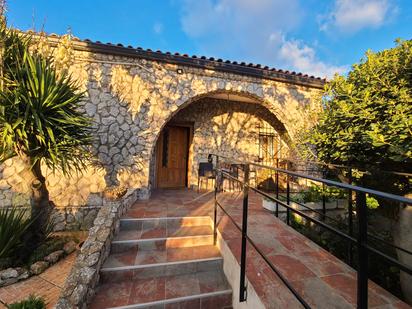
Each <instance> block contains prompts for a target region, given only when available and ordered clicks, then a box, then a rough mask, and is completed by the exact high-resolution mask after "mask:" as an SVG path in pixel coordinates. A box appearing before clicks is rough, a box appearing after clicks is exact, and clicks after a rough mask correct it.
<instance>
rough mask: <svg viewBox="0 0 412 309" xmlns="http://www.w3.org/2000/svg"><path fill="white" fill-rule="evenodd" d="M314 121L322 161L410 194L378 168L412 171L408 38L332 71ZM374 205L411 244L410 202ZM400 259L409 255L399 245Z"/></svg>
mask: <svg viewBox="0 0 412 309" xmlns="http://www.w3.org/2000/svg"><path fill="white" fill-rule="evenodd" d="M322 103H323V106H324V110H323V111H322V112H321V114H320V116H319V123H318V124H317V125H315V126H314V128H312V130H311V131H310V132H309V133H308V137H307V140H306V142H307V143H308V144H309V145H312V147H313V149H314V150H315V154H316V156H317V158H318V159H319V160H321V161H323V162H326V163H335V164H343V165H349V166H355V167H359V168H360V169H361V170H368V171H369V172H371V174H370V175H369V176H363V177H362V179H360V181H361V182H362V183H363V184H365V185H368V186H373V187H375V188H377V189H380V190H382V191H386V192H388V191H389V192H391V193H395V194H400V195H405V196H409V197H410V193H411V183H410V181H411V179H410V178H409V179H408V178H407V177H399V176H397V177H395V176H391V175H390V174H385V175H382V174H381V173H380V172H379V171H381V170H399V171H403V172H412V41H400V40H398V41H397V45H396V47H394V48H392V49H388V50H384V51H381V52H377V53H373V52H371V51H369V52H367V53H366V56H365V57H364V58H363V59H362V60H361V61H360V63H359V64H355V65H353V67H352V70H351V71H350V72H349V74H348V75H347V76H339V75H336V76H335V77H334V78H333V80H331V81H330V82H329V83H328V84H327V86H326V91H325V95H324V96H323V100H322ZM380 204H381V207H380V210H379V211H382V210H385V208H386V213H388V212H387V210H388V209H389V210H391V211H392V214H393V215H394V218H395V219H396V224H395V226H394V229H393V231H392V234H393V237H394V240H395V243H396V244H397V245H398V246H400V247H403V248H405V249H408V250H412V237H411V235H412V206H406V205H399V204H394V203H388V202H387V201H380ZM398 257H399V260H400V261H402V262H403V263H405V264H407V265H412V257H411V256H410V255H408V254H405V253H403V252H401V251H398ZM411 283H412V281H411V276H409V275H408V274H406V273H404V272H401V285H402V289H403V290H404V295H405V297H406V298H407V300H408V301H409V302H410V303H412V284H411Z"/></svg>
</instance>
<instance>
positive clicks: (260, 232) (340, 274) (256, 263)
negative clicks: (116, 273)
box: [127, 190, 411, 309]
mask: <svg viewBox="0 0 412 309" xmlns="http://www.w3.org/2000/svg"><path fill="white" fill-rule="evenodd" d="M213 197H214V194H213V192H209V193H207V192H202V193H197V192H195V191H190V190H159V191H155V192H154V193H153V194H152V197H151V198H150V199H149V200H147V201H137V202H136V204H135V205H134V206H133V207H132V209H130V210H129V212H128V214H127V217H129V218H159V217H164V216H167V217H182V216H189V217H194V216H205V215H210V216H212V213H213V204H214V199H213ZM219 201H220V202H221V204H223V205H224V207H225V209H226V210H227V211H228V212H229V214H230V215H231V216H232V217H233V218H234V219H235V220H236V222H238V223H239V224H241V222H242V215H241V213H242V194H241V193H220V194H219ZM222 214H223V213H222V212H221V211H220V212H219V226H218V228H219V231H220V233H221V235H222V237H223V239H224V240H225V242H226V243H227V245H228V246H229V248H230V249H231V251H232V253H233V254H234V256H235V257H236V259H237V260H238V261H240V248H241V234H240V232H239V230H238V229H237V228H236V227H235V226H234V224H233V223H232V222H231V221H230V220H229V218H228V217H227V216H225V215H222ZM143 232H144V233H149V234H150V235H151V236H153V233H154V235H159V236H160V235H168V231H167V229H166V227H165V228H159V227H156V228H153V229H152V230H145V231H143V229H142V230H141V231H140V233H143ZM248 234H249V235H250V237H251V238H252V239H253V240H254V242H255V243H256V244H257V245H258V247H259V249H260V250H262V251H263V252H264V253H265V254H266V255H267V257H268V258H269V260H270V261H271V262H272V263H273V264H274V265H275V266H276V267H277V268H278V269H279V271H280V272H281V273H282V274H283V275H284V276H285V277H286V278H287V280H289V281H290V282H291V284H292V286H293V287H294V288H295V289H296V290H297V291H298V292H299V293H300V294H301V295H302V296H303V298H304V299H305V300H306V301H307V302H308V303H309V304H310V305H311V306H313V307H314V308H354V307H356V272H355V271H354V270H353V269H352V268H350V267H349V266H347V265H346V264H345V263H343V262H341V261H340V260H338V259H337V258H335V257H334V256H332V255H331V254H329V253H328V252H327V251H325V250H324V249H322V248H320V247H319V246H318V245H316V244H315V243H313V242H312V241H310V240H309V239H307V238H305V237H304V236H303V235H301V234H299V233H298V232H296V231H295V230H293V229H292V228H291V227H289V226H287V225H286V224H285V223H283V222H282V221H280V220H279V219H277V218H276V217H274V216H273V215H272V214H271V213H270V212H268V211H267V210H265V209H264V208H263V207H262V200H261V198H260V197H259V196H257V195H256V194H255V193H250V198H249V222H248ZM247 256H248V257H247V266H246V270H247V278H248V280H249V282H250V283H251V284H252V285H253V287H254V289H255V290H256V292H257V294H258V295H259V297H260V298H261V300H262V302H263V303H264V304H265V306H266V307H267V308H286V307H287V308H301V305H300V304H299V303H298V302H297V300H296V299H295V297H294V296H293V295H292V294H291V292H290V291H289V290H288V289H287V288H286V287H285V286H284V284H283V283H282V282H281V281H280V279H279V278H278V277H277V276H276V275H275V273H274V272H273V271H272V270H271V269H270V268H269V266H268V265H267V264H266V262H265V261H264V260H263V259H262V258H261V257H260V256H259V255H258V253H257V252H256V251H255V250H254V249H253V248H252V247H251V246H250V245H249V246H248V250H247ZM232 288H233V289H237V288H238V287H232ZM369 307H370V308H380V309H383V308H385V309H386V308H411V307H410V306H408V305H406V304H405V303H403V302H401V301H400V300H399V299H397V298H396V297H394V296H393V295H391V294H390V293H388V292H386V291H385V290H384V289H382V288H380V287H379V286H377V285H376V284H374V283H373V282H370V283H369Z"/></svg>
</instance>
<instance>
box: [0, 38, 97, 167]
mask: <svg viewBox="0 0 412 309" xmlns="http://www.w3.org/2000/svg"><path fill="white" fill-rule="evenodd" d="M4 40H5V41H6V42H8V43H7V44H6V46H7V48H6V50H5V51H4V78H3V82H4V91H2V92H1V93H0V161H4V160H5V159H7V158H9V157H12V156H15V155H18V156H25V157H29V158H30V161H31V163H32V165H34V164H36V163H37V162H38V161H40V160H44V161H45V162H46V164H47V165H48V166H49V167H51V168H53V169H54V168H59V169H61V170H62V171H63V173H70V172H71V171H73V170H75V171H82V169H83V168H84V167H85V162H87V160H88V159H90V151H89V150H88V146H90V144H91V129H90V127H91V122H90V119H88V118H86V117H84V116H83V115H82V113H81V112H80V111H79V107H80V105H79V103H80V102H81V100H82V98H83V93H82V92H79V90H78V86H77V85H76V84H75V83H74V81H73V80H72V78H71V77H70V75H68V73H67V71H62V72H60V73H59V74H58V73H57V71H56V69H55V66H54V62H53V59H52V58H50V57H44V56H42V55H40V54H37V53H35V52H30V51H29V46H30V40H31V38H29V37H28V38H27V37H25V36H22V35H20V34H19V33H17V32H16V31H14V30H7V31H6V35H5V38H4Z"/></svg>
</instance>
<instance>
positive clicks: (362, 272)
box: [210, 154, 412, 309]
mask: <svg viewBox="0 0 412 309" xmlns="http://www.w3.org/2000/svg"><path fill="white" fill-rule="evenodd" d="M210 156H215V158H216V168H215V170H216V181H215V211H214V237H215V242H216V237H217V208H218V207H219V208H220V209H222V210H223V211H224V213H225V214H226V215H227V216H228V217H229V218H230V219H231V221H232V222H234V223H235V226H236V227H237V228H238V229H239V230H241V232H242V247H241V265H240V267H241V274H240V293H239V301H240V302H242V301H245V300H246V286H245V276H246V270H245V268H246V241H249V242H250V243H251V244H252V246H253V247H254V248H255V249H256V251H257V252H258V253H259V255H260V256H261V257H262V258H263V259H264V260H265V261H266V262H267V263H268V265H269V266H270V268H271V269H272V270H273V271H274V272H275V273H276V274H277V275H278V276H279V278H280V279H281V280H282V281H283V282H284V283H285V285H286V286H287V287H288V289H289V290H290V291H291V292H292V293H293V295H294V296H295V297H296V298H297V300H298V301H299V302H300V303H301V304H302V305H303V306H304V307H305V308H310V306H309V305H308V304H307V303H306V302H305V301H304V299H303V298H302V297H301V296H300V295H299V294H298V293H297V292H296V290H295V289H294V288H293V286H292V285H291V284H290V283H289V282H288V281H287V279H286V278H285V277H283V276H282V274H281V273H280V271H279V270H277V269H276V267H275V266H274V265H273V264H272V263H271V262H270V261H269V260H268V259H267V258H266V256H265V255H264V254H263V253H262V252H261V251H260V250H259V248H258V247H257V246H256V245H255V244H254V242H253V240H251V239H250V237H249V236H248V235H247V219H248V194H249V189H251V190H252V191H254V192H256V193H258V194H260V195H262V196H264V197H265V198H267V199H269V200H271V201H273V202H276V207H278V205H281V206H282V207H285V208H286V209H287V217H286V220H287V223H288V224H289V223H290V212H293V213H296V214H298V215H299V216H301V217H303V218H305V219H306V220H309V221H311V222H313V223H315V224H317V225H319V226H321V227H323V228H325V229H327V230H329V231H330V232H332V233H334V234H336V235H339V236H340V237H342V238H344V239H345V240H347V241H348V242H349V244H350V253H351V251H352V245H356V246H357V249H358V269H357V294H358V295H357V307H358V308H361V309H364V308H365V309H366V308H367V304H368V254H369V252H372V253H374V254H377V255H379V256H380V257H382V258H384V259H385V260H386V261H387V262H389V263H392V264H394V265H396V266H397V267H399V269H400V270H402V271H404V272H406V273H408V274H409V275H412V268H411V267H410V266H408V265H405V264H403V263H401V262H399V261H397V260H396V259H394V258H392V257H390V256H388V255H386V254H384V253H382V252H381V251H379V250H377V249H375V248H373V247H371V246H369V245H368V244H367V238H368V236H370V235H368V232H367V206H366V194H371V195H374V196H378V197H381V198H384V199H389V200H392V201H396V202H399V203H404V204H407V205H412V199H409V198H406V197H403V196H398V195H394V194H391V193H386V192H381V191H377V190H373V189H369V188H364V187H359V186H355V185H352V184H345V183H341V182H337V181H333V180H329V179H324V178H317V177H314V176H310V175H305V174H300V173H296V172H294V171H289V170H285V169H281V168H278V167H272V166H266V165H263V164H259V163H251V162H246V163H241V162H239V161H237V160H234V159H231V158H228V157H224V156H219V155H216V154H210ZM219 158H225V159H229V160H231V162H232V163H236V164H239V165H242V166H243V171H244V179H243V181H242V180H240V179H238V178H237V177H234V176H232V175H231V174H230V173H228V172H227V171H224V170H222V169H219V167H218V164H219ZM251 165H253V166H256V167H259V168H265V169H270V170H273V171H274V172H275V173H276V180H277V182H278V176H279V173H282V174H286V176H287V188H286V194H287V197H286V202H284V201H282V200H280V199H279V192H278V189H277V192H276V198H275V197H273V196H271V195H269V194H268V193H266V192H264V191H262V190H259V189H258V188H254V187H252V186H250V185H249V167H250V166H251ZM219 174H220V175H221V178H222V180H223V177H226V178H229V179H231V180H234V181H237V182H238V183H240V184H241V186H242V187H243V215H242V226H241V227H240V226H239V225H237V224H236V222H235V221H234V220H233V218H231V216H230V215H229V214H228V213H227V212H226V211H225V209H224V208H223V206H222V205H221V204H220V203H219V202H218V199H217V194H218V191H219V190H220V188H219V186H220V184H219V179H218V178H219ZM290 176H294V177H298V178H304V179H309V180H313V181H316V182H320V183H322V184H323V185H328V186H334V187H338V188H341V189H346V190H348V191H349V193H350V196H351V194H352V192H355V193H356V210H357V219H358V231H357V234H356V237H355V236H354V235H353V231H352V227H351V229H350V232H349V235H348V234H346V233H344V232H342V231H340V230H338V229H336V228H334V227H332V226H330V225H328V224H327V223H325V222H323V221H321V220H318V219H316V218H313V217H311V216H309V215H307V214H306V213H305V212H303V211H301V210H298V209H294V208H293V207H291V205H290V186H289V182H290V179H289V178H290ZM349 204H350V205H349V206H350V208H352V202H350V203H349ZM276 210H277V208H276ZM312 210H313V209H312ZM351 211H352V210H351ZM276 214H277V211H276ZM323 214H325V213H323ZM398 249H402V250H404V251H406V252H408V251H407V250H406V249H403V248H400V247H399V248H398ZM408 253H409V252H408ZM351 255H352V254H350V256H351ZM350 258H352V257H350Z"/></svg>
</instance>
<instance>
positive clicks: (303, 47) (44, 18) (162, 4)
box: [7, 0, 412, 77]
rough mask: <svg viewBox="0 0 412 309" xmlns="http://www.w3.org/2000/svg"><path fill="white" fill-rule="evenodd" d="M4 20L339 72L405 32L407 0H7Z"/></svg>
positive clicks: (411, 14)
mask: <svg viewBox="0 0 412 309" xmlns="http://www.w3.org/2000/svg"><path fill="white" fill-rule="evenodd" d="M7 6H8V13H7V16H8V23H9V25H11V26H14V27H17V28H19V29H22V30H27V29H32V28H33V27H35V29H37V30H39V29H41V28H44V30H45V31H46V32H49V33H57V34H64V33H66V32H67V29H69V28H70V29H71V31H72V33H73V34H74V35H75V36H77V37H79V38H81V39H85V38H89V39H91V40H100V41H102V42H112V43H123V44H126V45H133V46H141V47H144V48H151V49H154V50H157V49H160V50H162V51H171V52H180V53H187V54H190V55H192V54H196V55H205V56H213V57H217V58H223V59H229V60H236V61H245V62H253V63H260V64H263V65H269V66H272V67H276V68H279V69H287V70H295V71H299V72H303V73H308V74H314V75H316V76H321V77H324V76H332V75H333V73H334V72H340V73H344V72H346V71H347V70H348V69H349V68H350V65H351V64H352V63H354V62H357V61H358V60H359V59H360V58H361V57H362V56H363V54H364V53H365V51H366V50H368V49H372V50H374V51H378V50H382V49H385V48H390V47H393V46H394V40H395V39H396V38H402V39H411V38H412V0H156V1H150V0H146V1H145V0H117V1H114V0H100V1H98V0H94V1H93V0H69V1H57V0H8V1H7Z"/></svg>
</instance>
